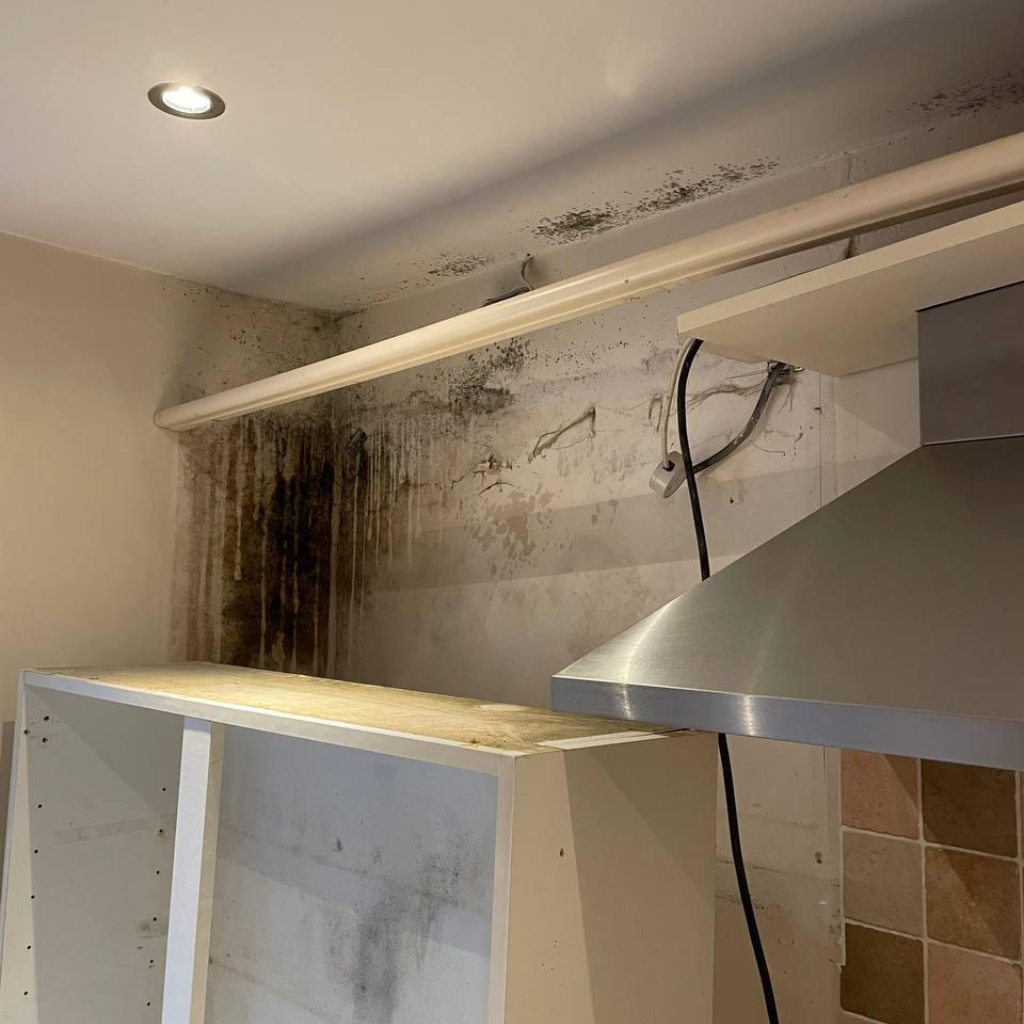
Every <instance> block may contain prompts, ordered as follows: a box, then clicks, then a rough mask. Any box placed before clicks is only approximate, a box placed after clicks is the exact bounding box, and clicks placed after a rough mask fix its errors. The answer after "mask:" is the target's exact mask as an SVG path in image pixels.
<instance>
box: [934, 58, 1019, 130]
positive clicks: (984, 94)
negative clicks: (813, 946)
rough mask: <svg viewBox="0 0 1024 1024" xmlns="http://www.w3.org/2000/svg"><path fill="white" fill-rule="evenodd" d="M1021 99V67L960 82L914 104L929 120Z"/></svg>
mask: <svg viewBox="0 0 1024 1024" xmlns="http://www.w3.org/2000/svg"><path fill="white" fill-rule="evenodd" d="M1021 102H1024V68H1021V69H1020V70H1017V71H1008V72H1006V74H1003V75H999V76H998V77H996V78H990V79H985V80H983V81H967V82H961V83H960V84H959V85H956V86H952V87H950V88H948V89H940V90H939V91H938V92H936V93H933V94H932V95H931V96H929V97H928V98H927V99H925V100H921V101H919V102H917V103H915V104H914V106H915V107H916V108H917V109H918V110H920V111H922V112H923V113H924V114H925V115H926V116H927V117H928V118H929V120H945V119H946V118H950V117H960V116H962V115H964V114H978V113H981V112H982V111H985V110H998V109H1000V108H1002V107H1008V106H1012V105H1013V104H1015V103H1021Z"/></svg>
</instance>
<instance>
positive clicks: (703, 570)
mask: <svg viewBox="0 0 1024 1024" xmlns="http://www.w3.org/2000/svg"><path fill="white" fill-rule="evenodd" d="M703 344H704V343H703V342H702V341H701V340H700V339H699V338H694V339H693V340H692V341H691V342H690V347H689V348H688V349H687V350H686V355H685V356H684V357H683V364H682V368H681V370H680V373H679V385H678V392H677V394H676V417H677V420H678V426H679V449H680V454H681V455H682V457H683V470H684V472H685V473H686V489H687V491H688V492H689V495H690V511H691V513H692V514H693V531H694V533H695V534H696V536H697V553H698V555H699V556H700V578H701V579H702V580H706V579H707V578H708V577H709V576H710V575H711V563H710V560H709V559H708V541H707V536H706V534H705V532H704V514H703V512H702V511H701V507H700V492H699V491H698V490H697V472H696V471H695V470H694V466H693V457H692V456H691V454H690V439H689V435H688V434H687V430H686V381H687V378H688V377H689V376H690V367H691V366H693V361H694V359H696V358H697V353H698V352H699V351H700V349H701V346H702V345H703ZM770 379H771V373H769V380H770ZM772 387H774V382H773V383H772ZM770 393H771V387H769V386H768V383H767V382H766V383H765V387H764V388H763V389H762V392H761V399H760V400H759V402H758V407H757V408H756V409H755V411H754V415H752V416H751V418H750V421H749V422H748V424H747V426H748V428H749V429H748V430H747V431H746V433H747V434H749V432H750V430H752V429H753V425H754V423H756V419H755V417H759V416H760V410H763V403H766V402H767V400H768V395H769V394H770ZM741 443H742V442H741ZM726 447H729V446H728V445H727V446H726ZM730 450H733V449H730ZM723 451H724V449H723ZM722 457H723V458H724V457H725V456H724V455H723V456H722ZM716 461H717V460H716ZM702 465H704V464H702ZM718 756H719V758H720V759H721V762H722V784H723V786H724V788H725V807H726V813H727V815H728V818H729V842H730V844H731V846H732V861H733V865H734V866H735V869H736V885H737V886H738V888H739V891H740V902H741V903H742V904H743V916H744V917H745V918H746V920H747V932H748V934H749V935H750V945H751V948H752V949H753V951H754V960H755V961H756V963H757V973H758V975H759V976H760V978H761V990H762V992H763V993H764V1007H765V1010H766V1012H767V1014H768V1020H769V1022H770V1024H779V1011H778V1008H777V1007H776V1005H775V990H774V988H773V987H772V976H771V972H770V971H769V969H768V959H767V957H765V955H764V945H763V944H762V942H761V932H760V929H759V928H758V926H757V916H756V915H755V913H754V901H753V900H752V899H751V896H750V885H749V883H748V882H747V869H746V865H745V863H744V860H743V846H742V843H741V841H740V822H739V815H738V813H737V811H736V786H735V784H734V782H733V776H732V758H731V757H730V755H729V741H728V738H727V737H726V735H725V733H719V734H718Z"/></svg>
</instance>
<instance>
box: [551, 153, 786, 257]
mask: <svg viewBox="0 0 1024 1024" xmlns="http://www.w3.org/2000/svg"><path fill="white" fill-rule="evenodd" d="M778 166H779V161H778V160H775V159H772V158H769V157H763V158H762V159H760V160H752V161H750V162H749V163H743V164H718V165H717V166H716V167H715V169H714V170H713V171H712V172H711V173H710V174H705V175H702V176H700V177H694V176H693V172H692V171H688V170H685V169H681V170H676V171H672V172H670V173H669V174H668V175H666V177H665V180H664V181H663V182H662V183H661V184H660V185H658V186H657V187H656V188H653V189H650V190H648V191H647V192H645V193H644V194H643V195H642V196H641V197H640V198H639V199H637V200H636V201H635V202H633V203H631V204H629V205H627V206H616V205H614V204H612V203H605V205H604V206H601V207H596V208H594V209H575V210H569V211H568V212H566V213H563V214H562V215H561V216H558V217H545V218H544V219H543V220H542V221H541V222H540V223H539V224H537V225H536V227H534V228H533V229H532V231H533V234H534V235H535V236H536V237H537V238H543V239H546V240H547V241H550V242H554V243H555V244H556V245H564V244H567V243H569V242H579V241H582V240H583V239H585V238H590V237H592V236H593V235H598V234H601V232H603V231H609V230H611V229H612V228H617V227H620V226H622V225H623V224H632V223H634V222H635V221H638V220H643V218H645V217H650V216H651V215H652V214H655V213H661V212H663V211H665V210H672V209H675V208H676V207H678V206H685V205H686V204H687V203H694V202H697V201H698V200H701V199H708V198H710V197H711V196H717V195H721V194H722V193H723V192H728V191H729V190H730V189H733V188H737V187H738V186H740V185H745V184H749V183H750V182H752V181H757V180H758V179H759V178H764V177H766V176H767V175H768V174H771V172H772V171H774V170H775V169H776V168H777V167H778Z"/></svg>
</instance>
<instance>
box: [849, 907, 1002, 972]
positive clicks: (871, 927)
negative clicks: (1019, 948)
mask: <svg viewBox="0 0 1024 1024" xmlns="http://www.w3.org/2000/svg"><path fill="white" fill-rule="evenodd" d="M847 920H848V922H849V923H850V924H852V925H854V927H856V928H866V929H867V930H868V931H871V932H881V933H882V934H883V935H892V936H895V937H896V938H897V939H911V940H912V941H914V942H924V943H926V944H927V945H931V946H940V947H941V948H942V949H955V950H957V951H958V952H960V953H969V954H970V955H971V956H979V957H981V958H982V959H983V960H993V961H995V963H997V964H1005V965H1006V966H1007V967H1020V966H1021V962H1020V961H1019V960H1011V959H1010V958H1009V957H1006V956H1000V955H999V954H998V953H988V952H986V951H985V950H984V949H971V948H970V947H968V946H958V945H956V943H954V942H946V941H944V940H943V939H930V938H928V937H927V936H924V937H922V936H920V935H911V934H910V933H909V932H898V931H896V930H895V929H894V928H886V927H885V926H884V925H880V924H871V922H870V921H858V920H857V919H856V918H855V917H851V918H848V919H847Z"/></svg>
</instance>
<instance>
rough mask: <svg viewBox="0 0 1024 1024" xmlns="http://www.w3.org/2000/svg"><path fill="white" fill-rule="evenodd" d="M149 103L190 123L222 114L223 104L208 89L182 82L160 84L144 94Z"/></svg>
mask: <svg viewBox="0 0 1024 1024" xmlns="http://www.w3.org/2000/svg"><path fill="white" fill-rule="evenodd" d="M146 95H147V96H149V102H150V103H152V104H153V106H154V107H156V109H157V110H162V111H163V112H164V113H165V114H170V115H171V116H172V117H184V118H188V119H189V120H191V121H208V120H209V119H210V118H212V117H220V115H221V114H223V113H224V110H225V103H224V101H223V100H222V99H221V98H220V97H219V96H218V95H217V94H216V93H215V92H211V91H210V90H209V89H204V88H203V87H202V86H200V85H188V84H186V83H184V82H160V83H159V84H158V85H154V86H153V88H152V89H150V90H149V92H148V93H147V94H146Z"/></svg>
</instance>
